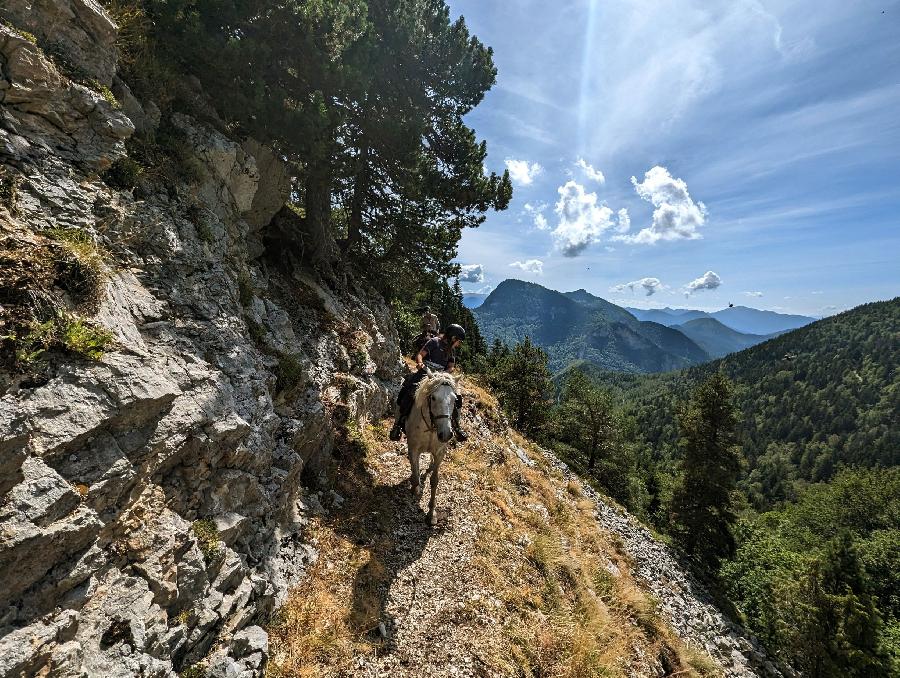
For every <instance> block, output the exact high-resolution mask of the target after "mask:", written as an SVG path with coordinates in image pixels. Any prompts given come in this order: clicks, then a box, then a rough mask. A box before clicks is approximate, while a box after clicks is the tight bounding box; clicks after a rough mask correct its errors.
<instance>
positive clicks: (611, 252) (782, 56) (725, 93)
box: [449, 0, 900, 315]
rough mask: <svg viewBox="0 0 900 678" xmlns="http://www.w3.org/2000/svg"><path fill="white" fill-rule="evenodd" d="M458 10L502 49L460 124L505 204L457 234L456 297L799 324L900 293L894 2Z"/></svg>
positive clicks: (611, 1) (899, 115)
mask: <svg viewBox="0 0 900 678" xmlns="http://www.w3.org/2000/svg"><path fill="white" fill-rule="evenodd" d="M449 2H450V6H451V9H452V11H453V12H454V14H455V15H459V14H462V15H464V16H465V18H466V22H467V24H468V25H469V28H470V30H472V32H473V33H474V34H475V35H477V36H478V37H479V38H480V39H481V40H482V41H483V42H485V43H486V44H488V45H490V46H491V47H493V49H494V59H495V63H496V65H497V68H498V71H499V74H498V79H497V84H496V85H495V86H494V88H493V89H492V90H491V91H490V92H489V93H488V94H487V96H486V97H485V100H484V101H483V102H482V104H481V105H480V106H478V108H476V109H475V110H474V111H473V112H472V113H471V114H470V115H469V116H468V117H467V121H468V123H469V124H470V125H471V126H472V127H474V128H475V130H476V131H477V133H478V135H479V136H480V137H481V138H484V139H486V140H487V142H488V151H489V155H488V162H487V166H488V168H489V169H490V170H494V171H500V170H502V169H504V168H505V167H506V166H509V167H510V168H511V169H513V170H514V172H513V174H514V180H513V183H514V186H515V195H514V197H513V201H512V204H511V205H510V208H509V209H508V210H507V211H505V212H502V213H492V214H490V215H489V216H488V219H487V221H486V223H485V224H484V225H483V226H481V227H480V228H478V229H475V230H469V231H466V232H465V234H464V235H463V239H462V241H461V242H460V247H459V256H458V261H459V262H461V263H462V264H465V265H467V266H468V267H469V268H467V269H465V275H464V277H465V278H468V279H469V281H467V282H464V284H463V287H464V289H465V290H467V291H478V290H487V289H489V288H491V287H492V286H494V285H496V284H497V283H498V282H500V281H501V280H504V279H505V278H509V277H515V278H520V279H524V280H531V281H534V282H538V283H540V284H542V285H545V286H547V287H551V288H554V289H559V290H571V289H576V288H580V287H584V288H586V289H587V290H588V291H590V292H593V293H595V294H598V295H600V296H603V297H605V298H607V299H610V300H612V301H614V302H616V303H620V304H627V305H633V306H641V307H659V306H665V305H675V306H689V307H693V308H721V307H722V306H724V305H727V304H728V303H735V304H744V305H748V306H755V307H757V308H768V309H774V310H780V311H784V312H797V313H805V314H811V315H828V314H831V313H834V312H836V311H837V310H843V309H846V308H850V307H852V306H855V305H857V304H860V303H863V302H866V301H873V300H876V299H887V298H891V297H893V296H896V295H897V294H900V263H898V260H900V0H893V1H888V0H885V1H882V2H873V1H869V0H852V1H849V2H848V1H847V0H840V1H834V0H816V1H812V0H805V1H803V2H787V1H778V2H774V1H769V0H559V1H557V2H546V0H502V1H501V0H449ZM579 160H581V161H582V162H581V163H579ZM632 177H634V179H632ZM622 210H625V212H623V211H622ZM626 212H627V214H626ZM539 215H540V216H539ZM516 262H518V264H517V265H516ZM511 264H512V265H511ZM479 267H480V268H479ZM710 274H713V275H710ZM648 292H652V294H649V295H648ZM686 295H688V296H686Z"/></svg>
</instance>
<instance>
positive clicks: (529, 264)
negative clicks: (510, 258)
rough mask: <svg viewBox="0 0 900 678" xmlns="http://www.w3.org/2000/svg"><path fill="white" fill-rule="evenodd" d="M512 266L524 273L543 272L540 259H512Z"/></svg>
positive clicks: (539, 273) (542, 263) (541, 273)
mask: <svg viewBox="0 0 900 678" xmlns="http://www.w3.org/2000/svg"><path fill="white" fill-rule="evenodd" d="M510 266H512V267H513V268H518V269H519V270H520V271H525V272H526V273H537V274H538V275H543V274H544V262H543V261H541V260H540V259H529V260H528V261H514V262H512V263H511V264H510Z"/></svg>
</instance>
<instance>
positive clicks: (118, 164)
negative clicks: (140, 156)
mask: <svg viewBox="0 0 900 678" xmlns="http://www.w3.org/2000/svg"><path fill="white" fill-rule="evenodd" d="M143 172H144V169H143V168H142V167H141V166H140V165H139V164H138V163H137V162H136V161H135V160H132V159H131V158H129V157H128V156H125V157H124V158H119V159H118V160H116V161H115V162H114V163H113V164H112V165H111V166H110V167H109V169H107V170H106V171H105V172H104V173H103V181H105V182H106V183H107V185H109V186H110V187H112V188H117V189H119V190H120V191H125V190H128V189H131V188H134V187H135V185H136V184H137V182H138V180H139V179H140V178H141V175H142V174H143Z"/></svg>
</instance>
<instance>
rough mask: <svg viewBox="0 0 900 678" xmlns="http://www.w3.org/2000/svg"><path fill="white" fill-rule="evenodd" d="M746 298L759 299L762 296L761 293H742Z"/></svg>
mask: <svg viewBox="0 0 900 678" xmlns="http://www.w3.org/2000/svg"><path fill="white" fill-rule="evenodd" d="M744 294H746V295H747V296H748V297H761V296H762V295H763V293H762V292H744Z"/></svg>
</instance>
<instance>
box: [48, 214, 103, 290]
mask: <svg viewBox="0 0 900 678" xmlns="http://www.w3.org/2000/svg"><path fill="white" fill-rule="evenodd" d="M44 234H45V235H46V236H47V237H48V238H50V239H51V240H54V241H55V242H57V243H58V244H59V245H60V246H61V247H62V249H63V250H64V252H65V254H66V256H65V257H63V258H62V259H61V260H60V261H59V264H58V270H59V272H60V276H59V279H58V280H57V282H58V284H60V285H61V286H62V287H64V288H65V289H66V290H68V291H69V292H72V293H74V294H76V295H77V296H78V297H79V298H80V299H79V300H80V301H90V300H94V299H95V297H96V296H97V293H98V292H99V289H100V285H101V283H102V282H103V279H104V278H105V276H106V263H105V261H104V257H103V253H102V252H101V250H100V248H99V247H97V244H96V243H95V242H94V239H93V238H92V237H91V234H90V233H89V232H87V231H85V230H83V229H80V228H52V229H48V230H46V231H44Z"/></svg>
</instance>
